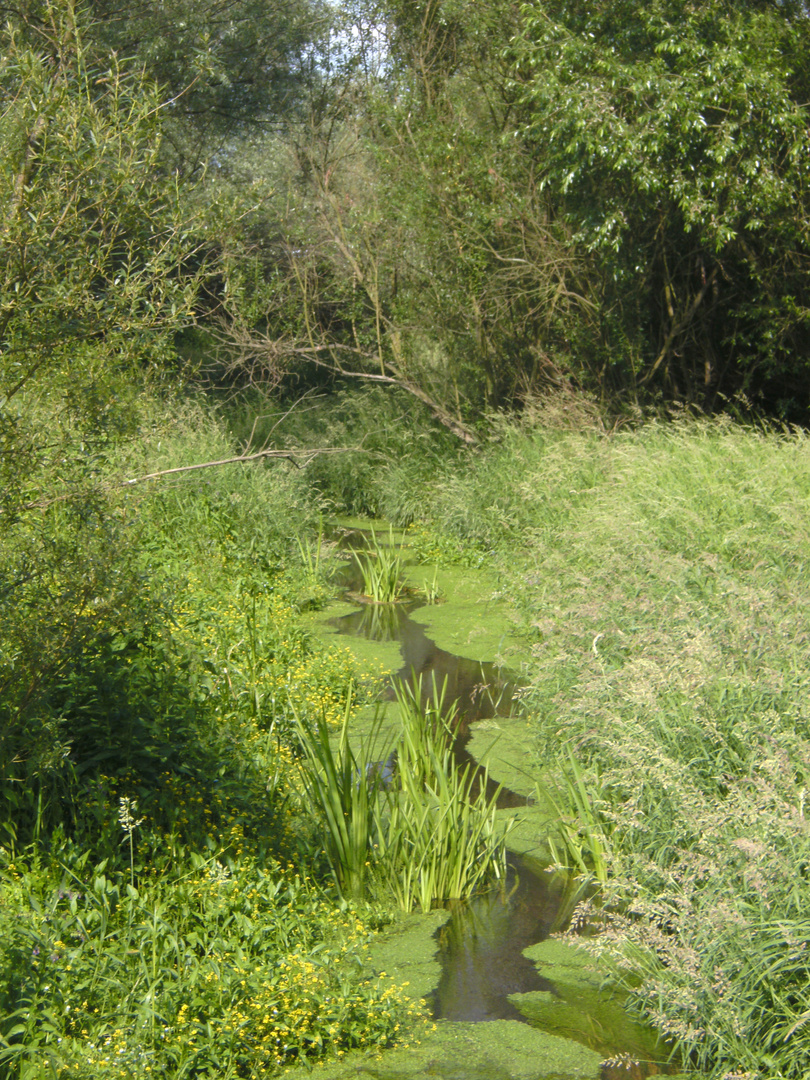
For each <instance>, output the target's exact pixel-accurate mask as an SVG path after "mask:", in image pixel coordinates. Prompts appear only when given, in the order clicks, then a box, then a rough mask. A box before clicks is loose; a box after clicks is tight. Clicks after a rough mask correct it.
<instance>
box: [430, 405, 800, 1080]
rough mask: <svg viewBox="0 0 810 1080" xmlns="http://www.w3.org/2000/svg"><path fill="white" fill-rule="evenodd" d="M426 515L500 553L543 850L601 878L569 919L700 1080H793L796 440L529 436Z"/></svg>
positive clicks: (796, 988)
mask: <svg viewBox="0 0 810 1080" xmlns="http://www.w3.org/2000/svg"><path fill="white" fill-rule="evenodd" d="M433 512H434V520H436V519H438V520H440V521H443V522H444V523H445V527H452V528H453V529H454V530H457V531H458V533H459V535H460V536H461V537H462V538H463V536H467V537H469V538H472V539H474V540H475V541H476V542H478V543H481V542H484V543H486V544H487V545H489V547H490V550H491V552H492V555H491V556H490V557H491V558H492V559H493V561H497V560H498V559H499V556H498V552H499V551H504V552H508V555H505V556H504V557H503V559H502V575H503V578H502V580H503V582H504V590H505V591H506V592H507V593H508V594H511V596H512V597H513V599H514V602H515V604H516V605H517V606H518V607H519V608H520V610H521V611H522V613H523V616H524V620H525V627H526V634H527V641H528V642H529V643H530V645H531V651H532V660H531V663H530V664H529V665H528V668H527V671H526V673H525V674H526V676H527V679H528V681H529V684H530V688H529V689H528V690H527V691H525V692H524V693H525V697H524V701H525V702H526V705H527V708H528V711H529V715H530V716H532V717H533V718H534V731H535V745H534V758H535V769H536V770H537V774H538V776H544V777H545V780H546V781H547V782H548V784H549V785H551V786H552V787H553V786H554V784H555V777H556V778H557V779H556V786H557V790H558V791H560V792H561V793H562V796H563V798H565V799H566V800H567V805H561V807H560V809H561V811H562V813H561V817H562V818H563V821H564V822H566V823H567V831H566V830H564V831H565V834H566V838H567V845H566V847H567V850H564V849H560V850H559V855H560V858H561V859H563V860H564V861H568V862H569V863H570V864H571V865H573V866H575V867H576V868H577V869H578V870H579V871H580V872H583V873H586V874H589V875H594V876H597V877H599V878H602V879H603V880H604V881H605V885H604V887H603V890H602V893H601V896H600V898H599V899H598V900H593V901H591V902H590V904H587V903H586V904H583V906H582V907H581V908H580V910H579V912H578V914H577V924H578V925H580V924H581V922H582V921H589V922H590V925H591V929H592V931H593V933H595V934H596V936H589V937H588V938H587V945H588V947H589V948H590V949H592V950H594V951H598V952H600V953H601V954H603V955H604V956H611V957H612V958H613V962H614V964H615V965H616V969H617V971H618V972H619V973H622V972H623V973H624V974H625V976H626V981H627V985H628V988H629V989H630V991H631V994H632V1000H633V1001H634V1002H635V1006H636V1008H637V1009H638V1011H639V1012H640V1013H641V1014H642V1015H643V1016H645V1017H646V1018H648V1019H649V1020H650V1021H652V1022H653V1023H655V1024H656V1025H657V1026H658V1027H659V1028H660V1030H661V1031H662V1032H663V1033H664V1034H665V1035H667V1037H668V1038H669V1039H670V1040H671V1043H672V1046H673V1049H674V1050H675V1051H676V1052H677V1053H678V1054H679V1055H680V1056H681V1057H682V1059H683V1060H685V1061H686V1062H689V1063H690V1064H691V1065H693V1066H694V1067H695V1068H696V1069H698V1070H699V1071H700V1073H701V1074H702V1075H706V1076H708V1077H712V1078H715V1080H721V1078H726V1077H728V1078H730V1077H735V1078H736V1077H741V1076H745V1077H747V1078H753V1077H759V1078H762V1080H765V1078H767V1080H777V1078H792V1080H793V1078H795V1080H798V1078H803V1077H804V1076H805V1075H806V1062H807V1060H808V1057H810V1021H808V1017H809V1016H810V998H808V991H807V987H808V985H810V966H808V960H807V957H806V955H805V952H806V950H805V949H804V948H803V946H802V942H804V941H806V939H807V921H806V914H805V913H806V911H807V906H808V901H810V878H808V875H807V866H808V865H810V828H808V825H807V818H806V809H805V806H806V789H807V779H808V775H810V712H808V706H807V702H808V700H810V673H808V669H807V663H806V649H807V630H806V627H807V625H808V622H810V587H809V586H808V578H807V574H806V566H807V555H806V553H807V550H808V521H810V442H808V440H807V438H806V436H805V435H804V434H802V433H800V432H794V433H789V432H767V431H761V430H756V429H751V428H743V427H738V426H735V425H734V424H731V423H729V422H727V421H724V420H722V419H721V420H718V421H715V422H708V421H704V422H697V421H695V422H683V423H674V424H668V425H665V424H650V425H647V426H646V427H643V428H641V429H639V430H637V431H625V432H619V433H617V434H615V435H613V436H610V437H606V436H604V435H603V434H601V433H599V432H597V431H593V430H585V431H582V432H577V431H560V430H556V431H554V430H548V429H542V430H539V431H536V430H534V429H532V428H531V427H530V426H528V425H527V426H526V427H525V428H523V429H522V430H521V429H517V428H512V429H509V430H507V431H506V432H505V433H504V436H503V440H502V442H501V443H500V445H495V446H492V447H491V448H490V449H489V451H488V452H487V453H486V454H485V455H484V456H483V458H482V460H480V461H479V462H476V464H475V466H474V468H472V469H470V470H463V471H462V470H458V471H455V472H450V473H448V475H447V478H446V481H445V483H444V485H443V487H442V489H441V490H440V491H439V492H437V495H436V497H435V501H434V511H433ZM561 755H562V762H561ZM566 793H567V794H566ZM596 931H601V932H600V933H596Z"/></svg>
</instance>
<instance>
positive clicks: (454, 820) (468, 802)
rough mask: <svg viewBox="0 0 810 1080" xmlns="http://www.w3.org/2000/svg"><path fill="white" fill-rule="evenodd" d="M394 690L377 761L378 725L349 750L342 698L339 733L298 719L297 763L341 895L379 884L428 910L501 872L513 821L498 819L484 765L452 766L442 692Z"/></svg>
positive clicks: (401, 901)
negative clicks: (390, 734)
mask: <svg viewBox="0 0 810 1080" xmlns="http://www.w3.org/2000/svg"><path fill="white" fill-rule="evenodd" d="M397 698H398V702H399V706H400V708H399V714H400V720H401V725H402V728H401V734H400V736H399V738H398V740H397V742H396V746H395V747H394V749H393V751H392V752H391V753H390V754H389V757H388V758H387V759H386V762H385V763H384V764H383V765H381V764H380V761H379V760H378V754H379V750H380V744H379V739H378V738H377V735H378V734H379V728H377V730H376V732H375V735H373V736H372V737H371V738H369V739H366V740H364V741H363V744H362V746H361V748H360V749H359V750H358V751H355V750H354V748H353V746H352V743H351V710H350V705H349V704H347V711H346V715H345V717H344V720H343V723H342V725H341V727H340V731H339V733H338V736H337V740H336V741H335V740H334V738H332V737H331V736H330V731H329V728H328V726H327V724H326V722H325V721H324V720H322V719H318V720H316V722H315V724H314V725H313V726H312V727H310V728H307V727H305V726H304V725H300V727H299V731H300V737H301V745H302V749H303V756H302V759H301V762H300V769H301V774H302V779H303V783H304V788H305V792H306V797H307V800H308V803H309V805H311V806H314V807H315V808H317V811H318V814H319V816H320V820H321V823H322V828H323V842H324V845H325V852H326V857H327V860H328V862H329V865H330V867H331V869H332V873H333V875H334V878H335V881H336V882H337V884H338V886H339V887H340V889H341V892H342V893H343V895H345V896H350V897H355V898H357V897H361V896H364V895H368V893H369V891H370V890H373V888H374V887H375V886H376V888H377V889H380V888H383V889H384V890H385V891H386V892H387V893H388V894H390V895H391V896H392V897H393V899H394V901H395V902H396V904H397V905H398V906H399V907H400V908H401V909H402V910H403V911H411V910H412V909H413V908H414V907H415V906H417V905H418V906H420V907H421V910H422V911H430V909H431V907H433V906H434V905H435V904H436V903H437V902H439V903H440V902H442V901H445V900H450V899H463V898H465V897H468V896H470V895H471V894H472V893H473V892H474V891H475V890H476V889H477V888H480V887H481V886H483V885H484V884H487V883H490V882H492V880H493V879H494V880H497V879H499V878H503V876H504V874H505V869H506V865H505V837H506V834H507V832H508V831H509V827H510V826H509V825H508V824H507V825H506V826H502V825H500V824H499V823H498V822H497V820H496V816H495V812H496V802H497V796H498V793H499V791H500V789H496V791H495V792H493V793H488V792H487V775H486V772H485V771H482V773H481V774H480V775H479V774H476V773H474V772H472V771H471V770H470V767H469V766H467V767H466V768H465V769H464V770H463V771H459V770H458V769H457V768H456V767H455V764H454V762H453V755H452V749H451V744H452V733H451V731H450V729H449V726H448V720H447V719H446V718H445V715H444V713H445V709H444V708H443V701H442V698H441V695H437V697H436V700H435V701H434V702H433V703H430V704H428V705H426V706H423V705H422V704H421V702H420V690H419V689H417V690H415V691H414V690H410V689H408V688H405V687H400V688H398V689H397Z"/></svg>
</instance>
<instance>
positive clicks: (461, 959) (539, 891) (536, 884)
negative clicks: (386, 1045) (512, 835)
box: [331, 535, 675, 1080]
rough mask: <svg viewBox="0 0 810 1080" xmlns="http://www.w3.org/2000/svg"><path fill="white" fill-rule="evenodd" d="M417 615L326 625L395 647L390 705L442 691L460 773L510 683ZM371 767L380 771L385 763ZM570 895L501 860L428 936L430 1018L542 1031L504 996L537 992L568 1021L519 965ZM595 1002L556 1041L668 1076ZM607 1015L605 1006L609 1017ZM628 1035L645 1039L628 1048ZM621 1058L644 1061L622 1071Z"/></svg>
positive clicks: (500, 711) (530, 970)
mask: <svg viewBox="0 0 810 1080" xmlns="http://www.w3.org/2000/svg"><path fill="white" fill-rule="evenodd" d="M353 539H355V541H356V540H357V539H359V537H357V536H356V535H355V537H354V538H353ZM360 542H361V543H362V540H361V541H360ZM347 569H348V568H347ZM349 587H350V586H347V588H349ZM350 596H351V594H350ZM354 597H356V593H355V594H354ZM422 606H423V603H421V602H419V601H414V602H410V603H398V604H386V605H375V604H361V605H359V608H358V610H356V611H354V612H352V613H351V614H349V615H345V616H343V617H340V618H336V619H333V620H331V625H332V626H333V627H334V628H335V629H336V630H337V631H338V632H339V633H341V634H346V635H351V636H360V637H365V638H367V639H369V640H372V641H398V642H399V644H400V648H401V655H402V667H401V668H400V670H399V671H398V672H397V673H396V675H395V676H394V677H393V679H392V687H391V690H390V696H391V698H393V696H394V691H393V682H394V681H407V682H408V683H411V685H413V682H414V680H416V681H417V682H419V683H421V690H422V694H423V697H425V698H427V697H429V696H431V695H432V694H433V692H434V687H435V688H437V689H438V690H440V691H441V689H442V687H444V694H445V700H446V701H447V702H448V703H451V702H452V703H454V706H455V707H454V722H455V723H456V738H455V741H454V745H453V752H454V756H455V760H456V762H457V763H458V765H459V766H460V767H462V768H463V767H464V766H465V765H467V764H468V763H471V764H472V766H473V768H478V766H477V763H476V762H475V760H474V759H473V758H472V756H471V755H470V753H469V751H468V750H467V743H468V742H469V739H470V725H472V724H474V723H476V722H478V721H481V720H485V719H492V718H495V717H499V716H500V717H505V716H509V715H510V714H511V713H512V712H513V709H514V692H515V690H516V689H517V687H518V682H517V681H516V680H515V679H514V677H511V676H510V675H508V674H507V673H505V672H504V671H502V670H501V669H500V668H498V667H497V666H496V665H495V664H492V663H479V662H476V661H472V660H467V659H464V658H463V657H460V656H455V655H453V654H452V653H450V652H446V651H445V650H443V649H440V648H438V646H437V645H436V644H435V642H433V641H432V640H431V639H430V638H428V636H427V634H426V632H425V628H424V627H422V626H421V625H420V624H419V623H418V622H416V621H414V620H413V619H411V618H410V615H411V614H412V613H413V612H415V611H416V610H418V609H419V608H420V607H422ZM380 764H381V767H382V768H388V769H389V770H390V767H391V766H390V763H388V762H386V763H382V762H381V763H380ZM488 783H489V785H490V786H491V789H492V790H493V791H494V790H495V788H496V786H497V785H496V784H495V783H494V781H492V780H491V779H489V780H488ZM527 801H528V800H527V798H526V796H525V795H523V796H521V795H519V794H517V793H516V792H514V791H509V790H508V789H504V788H502V789H501V791H500V793H499V796H498V806H499V807H518V806H524V807H525V806H526V805H527ZM570 886H571V883H570V882H568V881H566V880H565V879H564V878H563V877H562V876H561V875H551V874H547V873H538V872H537V867H532V866H531V865H530V863H529V862H527V861H526V860H525V859H523V858H521V857H520V856H518V855H515V854H510V855H509V860H508V874H507V880H506V883H505V887H504V888H501V889H493V890H491V891H489V892H486V893H484V894H480V895H478V896H476V897H474V898H473V899H472V900H470V901H467V902H457V903H455V904H453V905H451V908H450V910H451V916H450V919H449V920H448V922H447V923H446V924H445V925H444V926H443V927H442V928H441V930H440V931H438V934H437V937H438V943H439V953H440V960H441V966H442V975H441V979H440V981H439V984H438V986H437V987H436V989H435V991H434V992H433V994H432V995H431V998H430V1003H431V1005H432V1008H433V1014H434V1017H435V1018H436V1019H439V1018H442V1019H445V1020H454V1021H473V1022H476V1021H489V1020H504V1019H506V1020H518V1021H521V1022H522V1023H526V1024H531V1025H532V1026H535V1027H538V1028H541V1029H543V1030H546V1026H545V1025H544V1023H543V1020H542V1018H540V1019H537V1018H535V1019H527V1016H526V1014H525V1013H524V1012H521V1011H520V1009H519V1008H518V1007H517V1005H516V1004H514V1003H513V1001H511V1000H510V996H512V995H515V994H531V993H533V992H540V994H541V996H542V998H544V999H550V1000H551V1001H552V1002H553V1001H554V1000H555V999H556V1000H558V1001H560V1004H561V1005H562V1006H563V1007H564V1008H568V1009H569V1011H570V1010H571V1005H572V1002H571V1001H570V1000H568V1001H563V1000H562V998H561V994H560V992H559V991H558V989H557V987H556V986H555V984H554V983H553V982H552V981H550V980H548V979H545V978H543V977H542V976H541V975H540V974H539V972H538V970H537V967H536V965H535V963H534V962H533V961H532V960H531V959H529V958H527V957H526V956H524V950H526V949H527V948H529V947H530V946H533V945H535V944H536V943H538V942H542V941H544V940H546V939H547V938H548V937H549V935H550V934H552V933H553V932H555V931H557V930H559V929H561V928H562V927H561V925H560V924H561V922H562V921H564V919H565V918H566V913H567V912H570V895H571V887H570ZM569 989H570V988H569ZM570 996H571V995H570V993H569V994H567V995H566V997H567V998H570ZM596 998H597V995H596V994H595V993H594V991H591V992H590V993H585V994H583V996H582V1000H581V1001H578V1002H574V1003H573V1005H574V1008H573V1011H574V1012H575V1013H576V1012H577V1011H578V1013H579V1021H578V1022H575V1023H574V1025H573V1026H574V1027H575V1028H577V1029H578V1030H570V1028H571V1025H570V1023H569V1028H568V1029H567V1030H566V1033H565V1034H566V1037H571V1038H574V1039H576V1040H577V1041H581V1042H584V1043H585V1044H586V1045H588V1046H590V1048H591V1049H594V1050H597V1051H598V1052H599V1053H600V1054H602V1055H603V1057H604V1058H606V1059H614V1061H615V1060H616V1059H618V1058H621V1057H624V1058H625V1060H624V1061H622V1062H618V1061H617V1062H616V1063H615V1064H606V1065H604V1066H603V1067H602V1071H601V1078H602V1080H636V1078H642V1077H647V1076H652V1075H657V1074H663V1073H671V1072H674V1071H675V1070H674V1069H673V1068H671V1067H668V1066H667V1065H666V1064H663V1063H656V1062H654V1061H651V1060H649V1059H650V1057H652V1056H656V1057H657V1056H661V1050H660V1047H659V1048H658V1051H657V1052H655V1051H652V1052H651V1044H652V1043H653V1042H654V1035H652V1036H651V1034H650V1033H649V1032H647V1031H645V1029H642V1028H641V1027H640V1026H639V1025H636V1024H633V1023H632V1022H631V1021H627V1023H620V1024H619V1025H618V1026H619V1027H621V1029H622V1030H621V1031H619V1030H611V1028H612V1027H613V1028H615V1027H616V1025H615V1024H614V1025H611V1024H610V1023H609V1022H606V1017H605V1016H604V1015H603V1014H602V1013H601V1012H600V1009H599V1007H598V1003H597V1001H596ZM617 1011H619V1012H620V1010H617V1007H616V1006H615V1005H614V1006H613V1009H612V1010H611V1014H613V1013H616V1012H617ZM635 1029H638V1031H640V1032H643V1033H644V1034H645V1036H646V1037H644V1038H638V1039H637V1038H634V1037H633V1036H634V1034H635ZM556 1033H557V1034H560V1031H559V1030H558V1031H556ZM628 1058H635V1059H644V1058H646V1059H647V1060H646V1061H644V1062H643V1063H641V1062H640V1061H639V1060H635V1061H633V1062H630V1061H629V1060H627V1059H628Z"/></svg>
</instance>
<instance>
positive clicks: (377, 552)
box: [354, 528, 405, 604]
mask: <svg viewBox="0 0 810 1080" xmlns="http://www.w3.org/2000/svg"><path fill="white" fill-rule="evenodd" d="M354 558H355V561H356V562H357V565H358V567H359V569H360V574H361V577H362V581H363V594H364V595H365V596H367V597H368V598H369V599H370V600H372V601H373V602H374V603H375V604H392V603H395V602H396V601H397V600H399V598H400V597H401V596H402V594H403V592H404V591H405V584H404V582H403V580H402V571H403V565H404V562H403V556H402V548H401V546H400V547H397V546H396V544H395V542H394V532H393V529H392V528H389V530H388V543H382V542H380V540H379V539H378V537H377V533H376V532H375V530H374V529H373V528H372V529H371V538H370V541H369V545H368V547H367V549H366V550H364V551H355V552H354Z"/></svg>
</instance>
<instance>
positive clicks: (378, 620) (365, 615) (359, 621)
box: [352, 604, 404, 641]
mask: <svg viewBox="0 0 810 1080" xmlns="http://www.w3.org/2000/svg"><path fill="white" fill-rule="evenodd" d="M403 615H404V612H403V610H402V608H401V607H397V606H395V605H394V604H363V606H362V608H361V610H360V611H359V612H357V613H356V615H355V616H354V618H353V620H352V626H353V628H354V633H355V634H357V635H358V636H359V637H365V638H368V639H369V641H398V640H399V638H400V636H401V634H402V619H403Z"/></svg>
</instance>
